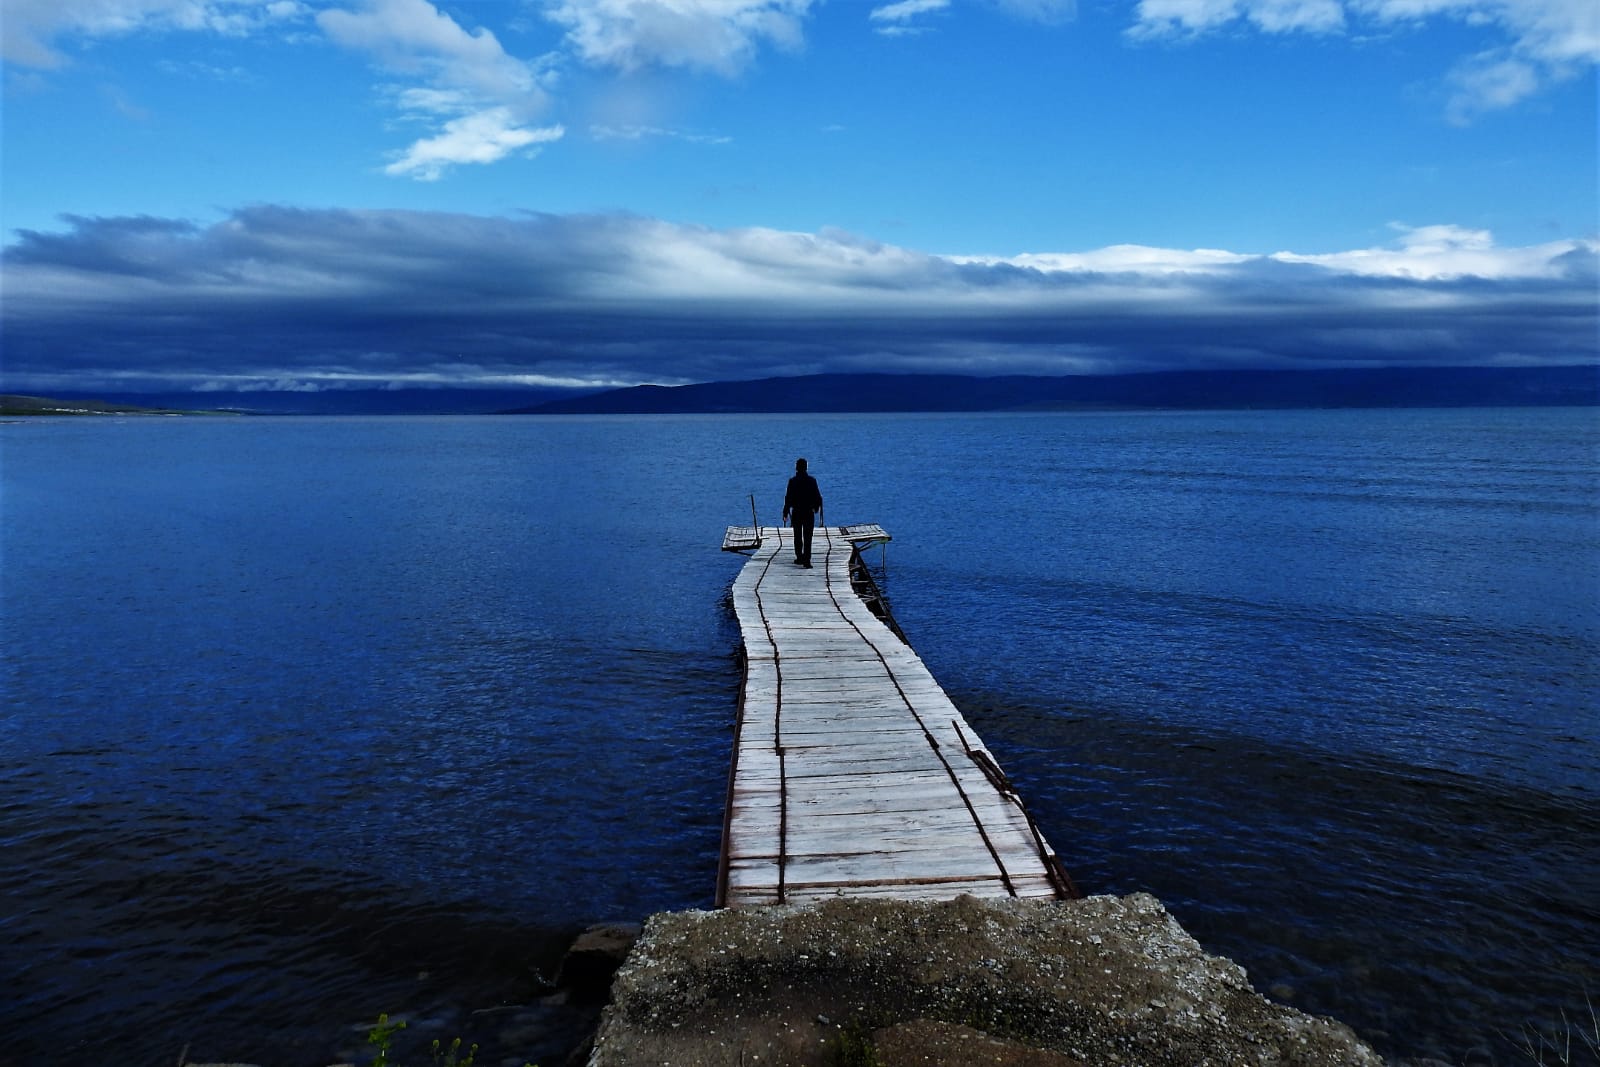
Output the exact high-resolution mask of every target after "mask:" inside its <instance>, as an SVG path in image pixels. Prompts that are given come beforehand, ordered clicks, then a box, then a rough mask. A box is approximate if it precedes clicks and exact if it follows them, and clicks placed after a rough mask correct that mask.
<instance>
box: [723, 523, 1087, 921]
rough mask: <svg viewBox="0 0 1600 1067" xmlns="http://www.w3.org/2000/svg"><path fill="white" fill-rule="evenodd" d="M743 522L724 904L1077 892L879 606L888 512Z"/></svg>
mask: <svg viewBox="0 0 1600 1067" xmlns="http://www.w3.org/2000/svg"><path fill="white" fill-rule="evenodd" d="M791 538H792V531H790V530H786V529H782V528H779V527H770V526H768V527H753V526H749V527H730V528H729V529H728V532H727V536H726V538H725V539H724V542H723V547H724V548H725V549H728V550H730V551H738V552H747V553H749V554H750V557H749V561H748V562H747V563H746V564H745V566H744V569H743V570H742V571H741V572H740V574H739V576H738V578H737V579H736V580H735V582H734V585H733V604H734V610H735V612H736V613H737V614H738V617H739V625H740V628H741V630H742V631H743V634H744V660H745V678H744V689H743V693H742V695H741V698H740V704H739V720H738V727H737V734H736V737H735V741H734V752H733V766H732V769H731V771H730V774H729V783H728V805H727V812H726V816H725V820H724V826H723V841H722V863H721V870H720V873H719V877H718V886H717V901H718V904H719V905H720V906H724V907H746V906H750V905H758V904H788V903H804V902H807V901H813V900H817V899H821V898H826V897H833V896H882V897H898V898H906V899H950V898H954V897H956V896H959V895H961V894H963V893H971V894H973V895H976V896H1018V897H1068V896H1072V895H1075V894H1074V893H1073V890H1072V885H1071V882H1070V880H1069V879H1068V878H1067V876H1066V873H1065V872H1064V871H1063V870H1062V868H1061V866H1060V864H1059V863H1058V862H1057V860H1056V857H1055V855H1054V853H1052V852H1051V850H1050V847H1049V845H1048V844H1047V843H1046V842H1045V839H1044V837H1043V836H1042V835H1041V834H1040V833H1039V831H1038V828H1037V827H1036V826H1035V825H1034V824H1033V821H1032V819H1031V818H1030V817H1029V816H1028V814H1027V811H1026V809H1025V808H1024V807H1023V805H1022V801H1021V798H1020V797H1018V796H1017V794H1016V791H1015V790H1014V789H1013V788H1012V786H1011V783H1010V782H1009V781H1008V780H1007V779H1006V777H1005V775H1004V774H1003V773H1002V772H1001V771H1000V768H999V766H998V764H997V763H996V762H995V760H994V758H993V757H992V756H991V755H990V754H989V752H988V751H987V750H986V749H985V748H984V747H983V744H982V742H981V741H979V739H978V736H977V735H976V734H975V733H974V732H973V731H972V728H971V727H970V726H968V725H967V723H966V721H965V720H964V719H963V718H962V717H961V713H960V712H959V711H957V710H956V708H955V705H953V704H952V703H951V702H950V699H949V698H948V697H947V696H945V694H944V691H943V690H942V689H940V688H939V685H938V683H936V682H935V681H934V680H933V676H932V675H931V674H929V673H928V670H927V668H926V667H924V666H923V664H922V661H921V660H920V659H919V658H918V657H917V655H916V653H915V652H913V651H912V650H911V648H910V647H909V646H908V645H907V644H906V643H905V642H904V641H902V640H901V639H900V638H899V637H898V636H896V634H895V632H894V631H892V630H891V629H890V627H889V626H888V625H885V623H884V622H883V621H882V620H880V619H879V618H878V617H877V616H876V615H875V614H874V613H873V611H872V610H870V609H869V607H868V602H867V600H864V599H863V598H862V597H861V596H859V595H858V594H857V591H856V587H855V586H853V585H852V579H853V578H854V579H855V581H856V585H857V586H860V585H862V584H863V583H866V584H868V585H870V578H867V577H866V575H865V567H864V566H862V565H861V563H860V549H861V547H862V546H863V545H867V544H873V543H877V542H881V541H887V540H888V539H889V538H888V535H887V534H886V533H884V531H883V530H882V529H881V528H879V527H877V526H835V527H820V526H819V527H817V529H816V534H815V540H814V542H813V545H812V560H813V562H814V564H815V567H814V569H806V568H802V567H799V566H797V565H796V564H795V562H794V543H793V541H792V539H791Z"/></svg>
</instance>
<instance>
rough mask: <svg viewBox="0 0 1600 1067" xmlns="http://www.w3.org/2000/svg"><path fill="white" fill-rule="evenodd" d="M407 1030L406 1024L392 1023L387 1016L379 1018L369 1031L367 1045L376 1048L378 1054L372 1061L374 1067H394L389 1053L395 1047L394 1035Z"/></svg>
mask: <svg viewBox="0 0 1600 1067" xmlns="http://www.w3.org/2000/svg"><path fill="white" fill-rule="evenodd" d="M405 1028H406V1022H405V1020H404V1019H401V1020H400V1021H399V1022H394V1023H391V1022H390V1021H389V1016H388V1015H387V1014H385V1015H380V1016H378V1021H377V1022H376V1023H375V1024H373V1027H372V1029H371V1030H368V1031H367V1044H369V1045H373V1046H376V1048H377V1050H378V1054H377V1055H376V1056H375V1057H374V1058H373V1060H372V1067H394V1065H393V1064H391V1063H390V1062H389V1051H390V1050H391V1049H392V1048H393V1047H394V1035H395V1034H398V1033H399V1032H400V1031H402V1030H404V1029H405Z"/></svg>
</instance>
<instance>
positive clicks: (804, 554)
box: [792, 511, 817, 563]
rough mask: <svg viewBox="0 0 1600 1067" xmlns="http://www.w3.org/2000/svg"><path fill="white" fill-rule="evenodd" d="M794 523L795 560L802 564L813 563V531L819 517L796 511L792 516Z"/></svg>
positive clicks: (807, 512)
mask: <svg viewBox="0 0 1600 1067" xmlns="http://www.w3.org/2000/svg"><path fill="white" fill-rule="evenodd" d="M792 521H793V522H794V558H795V560H796V561H798V562H800V563H810V562H811V531H812V529H813V528H814V527H815V526H816V524H817V517H816V516H815V515H813V514H812V513H811V512H809V511H796V512H795V513H794V514H793V516H792Z"/></svg>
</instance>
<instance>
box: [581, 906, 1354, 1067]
mask: <svg viewBox="0 0 1600 1067" xmlns="http://www.w3.org/2000/svg"><path fill="white" fill-rule="evenodd" d="M907 1023H910V1024H912V1025H911V1026H905V1025H902V1024H907ZM986 1038H994V1039H1000V1040H995V1041H992V1042H988V1043H985V1039H986ZM862 1041H872V1042H874V1044H875V1048H876V1054H877V1056H878V1062H880V1063H882V1064H883V1065H884V1067H902V1065H909V1064H912V1063H918V1064H927V1063H985V1062H993V1063H997V1064H1009V1065H1013V1067H1067V1065H1069V1064H1071V1063H1072V1062H1073V1061H1077V1062H1078V1063H1081V1064H1089V1065H1099V1064H1106V1063H1116V1064H1120V1065H1128V1067H1136V1065H1142V1064H1148V1065H1151V1067H1155V1065H1169V1064H1172V1065H1178V1064H1181V1065H1185V1067H1206V1065H1216V1067H1223V1065H1226V1067H1240V1065H1248V1064H1259V1065H1263V1067H1264V1065H1269V1064H1270V1065H1273V1067H1335V1065H1337V1067H1368V1065H1370V1067H1381V1065H1382V1063H1383V1061H1382V1059H1381V1058H1380V1057H1378V1055H1377V1054H1376V1053H1374V1052H1373V1051H1372V1050H1371V1049H1370V1048H1368V1047H1367V1046H1366V1045H1364V1044H1363V1043H1362V1042H1361V1041H1360V1040H1358V1039H1357V1038H1356V1036H1355V1034H1354V1033H1353V1032H1351V1030H1350V1029H1349V1028H1348V1027H1346V1026H1344V1025H1343V1024H1341V1023H1337V1022H1334V1021H1333V1020H1331V1019H1324V1018H1314V1017H1312V1016H1308V1015H1305V1014H1303V1013H1301V1012H1299V1011H1296V1010H1294V1009H1293V1008H1288V1007H1284V1006H1282V1005H1278V1004H1274V1003H1272V1002H1270V1001H1268V1000H1267V999H1266V998H1264V997H1262V996H1260V995H1258V994H1257V993H1256V992H1255V991H1254V990H1253V989H1251V987H1250V983H1249V981H1248V980H1247V979H1246V977H1245V973H1244V971H1243V970H1242V969H1241V968H1240V967H1239V966H1238V965H1237V964H1235V963H1233V962H1232V961H1231V960H1227V959H1224V958H1222V957H1219V956H1211V955H1207V954H1206V953H1205V952H1204V951H1203V950H1202V949H1201V948H1200V946H1199V944H1198V943H1197V942H1196V941H1195V940H1194V939H1193V938H1192V937H1190V936H1189V935H1188V933H1186V932H1185V931H1184V930H1183V928H1182V927H1181V926H1179V925H1178V922H1177V920H1176V919H1174V918H1173V917H1172V916H1171V915H1169V914H1168V913H1167V911H1166V909H1165V908H1163V907H1162V906H1161V902H1160V901H1158V900H1156V899H1155V898H1154V897H1151V896H1148V895H1145V894H1135V895H1133V896H1129V897H1124V898H1117V897H1090V898H1089V899H1087V900H1080V901H1073V902H1070V903H1051V902H1037V901H1022V900H977V899H975V898H973V897H961V898H959V899H957V900H954V901H944V902H914V901H896V900H871V899H847V898H841V899H837V900H832V901H828V902H826V903H822V904H817V905H809V906H803V907H773V908H747V909H741V910H737V911H717V912H673V913H666V914H661V915H656V916H653V917H652V918H651V919H650V920H649V921H648V922H647V923H646V924H645V929H644V934H643V936H642V937H641V939H640V940H639V942H638V944H637V945H636V946H635V947H634V950H633V952H632V954H631V955H630V956H629V958H628V962H627V963H626V964H625V965H624V966H623V968H622V970H621V971H620V972H619V973H618V974H617V977H616V981H615V982H614V983H613V985H612V1003H611V1005H610V1006H609V1007H608V1008H607V1009H606V1012H605V1016H604V1019H603V1021H602V1023H601V1027H600V1032H599V1034H598V1035H597V1037H596V1041H595V1046H594V1050H593V1053H592V1055H591V1057H590V1060H589V1063H590V1067H635V1065H643V1064H662V1063H670V1064H672V1065H673V1067H720V1065H723V1064H727V1065H729V1067H752V1065H756V1064H761V1065H775V1067H787V1065H792V1067H812V1065H817V1067H821V1065H825V1064H829V1063H832V1062H836V1058H837V1055H838V1050H839V1048H840V1046H841V1043H844V1042H862ZM1029 1050H1038V1051H1039V1052H1040V1055H1039V1056H1038V1057H1037V1058H1032V1059H1030V1058H1027V1053H1028V1051H1029ZM974 1053H977V1054H978V1056H977V1058H973V1055H974ZM990 1056H992V1058H986V1057H990Z"/></svg>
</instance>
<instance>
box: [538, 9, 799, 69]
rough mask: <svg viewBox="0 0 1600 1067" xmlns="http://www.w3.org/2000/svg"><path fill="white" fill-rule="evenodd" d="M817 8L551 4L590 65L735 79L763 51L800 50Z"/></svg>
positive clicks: (570, 42)
mask: <svg viewBox="0 0 1600 1067" xmlns="http://www.w3.org/2000/svg"><path fill="white" fill-rule="evenodd" d="M812 3H813V0H549V3H548V4H547V7H546V15H547V16H548V17H549V18H550V19H551V20H552V21H554V22H556V23H557V24H558V25H561V26H563V27H565V28H566V31H567V43H568V46H569V47H570V48H571V50H572V51H573V53H574V54H575V55H577V57H578V58H579V59H581V60H582V61H583V62H585V63H589V64H592V65H595V66H602V67H611V68H615V69H618V70H624V71H636V70H641V69H644V68H647V67H681V68H687V69H690V70H705V71H711V72H714V73H717V74H723V75H733V74H737V73H738V72H739V71H741V70H743V69H744V68H745V67H746V66H748V65H749V63H750V61H751V60H752V59H753V58H754V57H755V54H756V52H757V50H758V49H759V48H760V47H761V45H763V44H771V45H775V46H777V47H779V48H790V49H793V48H798V47H799V46H800V44H801V42H802V41H803V40H804V36H805V35H804V28H803V21H804V19H805V17H806V15H807V13H808V12H809V11H810V10H811V6H812Z"/></svg>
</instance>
